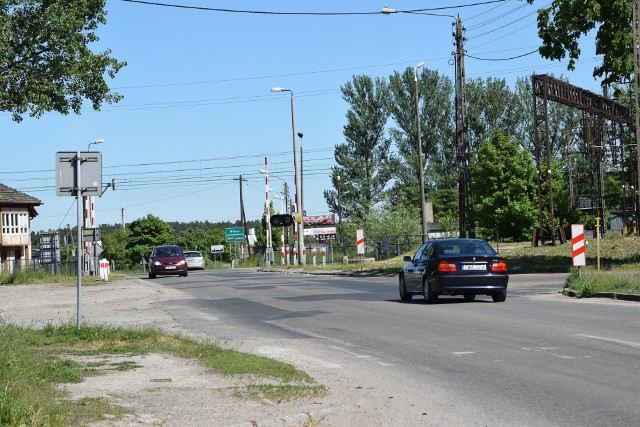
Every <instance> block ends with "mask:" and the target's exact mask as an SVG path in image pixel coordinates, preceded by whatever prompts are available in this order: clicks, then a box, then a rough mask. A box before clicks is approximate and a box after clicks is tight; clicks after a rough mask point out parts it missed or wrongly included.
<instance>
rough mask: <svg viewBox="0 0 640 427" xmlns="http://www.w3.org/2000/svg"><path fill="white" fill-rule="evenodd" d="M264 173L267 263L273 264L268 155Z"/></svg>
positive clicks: (265, 159) (265, 160) (265, 158)
mask: <svg viewBox="0 0 640 427" xmlns="http://www.w3.org/2000/svg"><path fill="white" fill-rule="evenodd" d="M260 172H263V173H264V186H265V192H264V194H265V200H266V205H265V216H266V221H265V231H266V234H267V236H266V240H267V248H266V250H265V264H267V263H268V264H269V265H271V261H272V259H271V256H272V254H273V244H272V242H271V212H270V209H269V167H268V164H267V157H266V156H265V157H264V171H260Z"/></svg>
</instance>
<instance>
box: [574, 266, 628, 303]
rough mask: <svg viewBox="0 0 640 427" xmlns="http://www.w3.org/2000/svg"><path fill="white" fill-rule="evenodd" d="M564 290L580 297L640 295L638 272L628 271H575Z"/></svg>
mask: <svg viewBox="0 0 640 427" xmlns="http://www.w3.org/2000/svg"><path fill="white" fill-rule="evenodd" d="M565 287H566V288H568V289H571V290H573V291H575V292H576V293H578V294H579V295H581V296H584V297H588V296H592V295H594V294H597V293H602V292H604V293H612V294H640V272H636V273H631V272H629V271H605V272H603V271H600V272H598V271H587V272H582V273H580V272H579V271H578V269H575V270H573V271H572V272H571V274H569V277H568V278H567V282H566V285H565Z"/></svg>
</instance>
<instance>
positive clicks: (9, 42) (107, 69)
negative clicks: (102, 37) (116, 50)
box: [0, 0, 126, 122]
mask: <svg viewBox="0 0 640 427" xmlns="http://www.w3.org/2000/svg"><path fill="white" fill-rule="evenodd" d="M105 4H106V1H105V0H82V1H74V2H69V1H68V0H47V1H44V0H5V1H3V2H2V8H0V87H2V91H0V110H2V111H9V112H11V113H12V114H13V120H15V121H17V122H19V121H21V120H22V115H23V114H25V113H26V112H27V111H30V115H31V116H33V117H40V116H42V114H44V113H45V112H47V111H57V112H59V113H61V114H68V113H69V112H70V111H73V112H74V113H76V114H80V110H81V108H82V106H83V100H84V99H87V100H89V101H90V102H91V104H92V105H93V108H94V109H95V110H99V109H100V106H101V105H102V104H103V103H115V102H118V101H119V100H120V99H121V98H122V97H121V96H120V95H119V94H117V93H113V92H111V91H110V90H109V87H108V86H107V83H106V82H105V80H104V78H105V75H108V76H109V77H111V78H114V77H115V75H116V73H117V72H118V71H119V70H120V69H121V68H122V67H123V66H125V65H126V63H125V62H119V61H117V60H116V59H114V58H112V57H111V56H110V55H111V51H110V50H106V51H104V52H101V53H97V54H96V53H93V52H92V51H91V49H90V48H89V45H90V44H92V43H96V42H98V40H99V39H98V36H97V35H96V32H95V31H96V30H97V29H98V26H99V25H104V24H105V23H106V19H105V16H106V11H105V10H104V8H105Z"/></svg>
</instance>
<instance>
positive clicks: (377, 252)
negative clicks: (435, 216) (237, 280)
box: [253, 234, 422, 265]
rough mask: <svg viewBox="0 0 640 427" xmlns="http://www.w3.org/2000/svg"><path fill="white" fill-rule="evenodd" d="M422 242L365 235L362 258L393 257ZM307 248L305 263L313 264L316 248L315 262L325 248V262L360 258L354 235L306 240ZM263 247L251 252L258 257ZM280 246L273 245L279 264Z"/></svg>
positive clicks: (416, 238) (414, 237)
mask: <svg viewBox="0 0 640 427" xmlns="http://www.w3.org/2000/svg"><path fill="white" fill-rule="evenodd" d="M421 244H422V236H421V235H420V234H415V235H413V234H412V235H390V234H386V235H384V236H370V237H367V236H365V242H364V252H365V253H364V255H363V256H364V258H369V259H371V258H373V259H375V260H376V261H380V260H385V259H390V258H394V257H396V256H399V255H401V254H403V253H406V252H414V251H416V250H417V249H418V248H419V247H420V245H421ZM305 247H306V250H307V265H311V264H313V258H312V251H313V249H314V248H315V249H316V250H317V255H316V256H317V262H318V264H321V263H322V249H323V248H325V249H326V257H327V259H326V261H327V263H342V262H343V258H344V257H347V258H348V259H350V260H351V259H360V255H359V254H358V253H357V247H356V237H355V236H353V238H349V237H341V238H339V239H338V240H329V241H326V242H313V243H309V242H307V243H306V244H305ZM289 249H290V251H289V257H290V259H289V262H290V263H291V262H292V257H293V253H292V248H291V247H289ZM264 251H265V247H264V246H261V247H254V248H253V252H254V253H255V254H257V255H258V258H260V257H261V256H263V255H264ZM280 253H281V251H280V246H274V247H273V264H274V265H280V264H281V262H282V260H281V258H280Z"/></svg>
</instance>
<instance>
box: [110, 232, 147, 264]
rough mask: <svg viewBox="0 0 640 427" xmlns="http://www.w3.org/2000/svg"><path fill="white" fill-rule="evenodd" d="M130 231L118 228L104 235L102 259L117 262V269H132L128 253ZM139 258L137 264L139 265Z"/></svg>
mask: <svg viewBox="0 0 640 427" xmlns="http://www.w3.org/2000/svg"><path fill="white" fill-rule="evenodd" d="M129 234H130V232H129V230H128V229H126V228H122V227H117V228H115V229H114V230H113V231H111V232H110V233H103V235H102V247H103V249H104V251H103V252H102V257H103V258H106V259H108V260H112V261H114V262H115V265H116V268H118V269H119V268H123V267H131V257H130V256H129V253H128V252H127V243H128V241H129ZM139 262H140V259H139V258H138V260H137V262H136V263H139Z"/></svg>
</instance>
